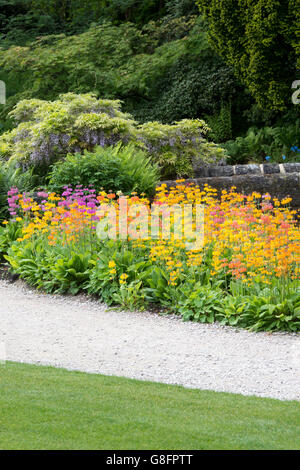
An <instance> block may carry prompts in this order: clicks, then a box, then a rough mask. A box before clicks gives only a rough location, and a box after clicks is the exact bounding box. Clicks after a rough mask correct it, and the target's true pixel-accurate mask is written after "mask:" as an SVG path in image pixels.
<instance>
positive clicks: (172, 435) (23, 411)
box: [0, 363, 300, 450]
mask: <svg viewBox="0 0 300 470" xmlns="http://www.w3.org/2000/svg"><path fill="white" fill-rule="evenodd" d="M0 377H1V379H0V380H1V384H0V413H1V414H0V448H1V449H115V450H121V449H138V450H142V449H154V450H156V449H162V450H167V449H300V403H299V402H282V401H278V400H271V399H264V398H256V397H244V396H241V395H234V394H228V393H215V392H207V391H199V390H190V389H185V388H183V387H178V386H173V385H164V384H157V383H151V382H140V381H136V380H128V379H124V378H118V377H107V376H101V375H92V374H85V373H81V372H69V371H66V370H63V369H55V368H51V367H37V366H31V365H27V364H16V363H6V364H2V365H0Z"/></svg>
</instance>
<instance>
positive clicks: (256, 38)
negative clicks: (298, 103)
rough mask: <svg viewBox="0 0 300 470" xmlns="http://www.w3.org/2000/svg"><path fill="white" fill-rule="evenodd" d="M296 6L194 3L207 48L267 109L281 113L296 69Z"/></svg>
mask: <svg viewBox="0 0 300 470" xmlns="http://www.w3.org/2000/svg"><path fill="white" fill-rule="evenodd" d="M298 2H299V0H239V1H236V0H197V4H198V6H199V8H200V11H201V12H202V13H204V14H205V16H206V18H207V20H208V23H209V37H210V41H211V44H212V45H213V47H214V48H215V50H216V51H217V53H218V54H219V55H220V56H221V57H223V58H224V59H225V61H226V62H227V63H228V64H230V65H231V66H233V67H234V70H235V71H236V73H237V75H238V76H239V77H240V78H241V79H242V80H243V81H244V83H245V84H246V85H247V87H248V88H249V90H250V92H251V93H252V94H253V95H254V97H255V98H256V101H257V103H258V104H259V105H260V106H261V107H264V108H267V109H276V110H284V109H286V108H287V107H288V106H289V105H290V103H291V94H292V93H291V85H292V82H293V81H294V80H295V79H296V78H297V70H299V66H300V61H299V57H300V47H299V42H300V36H299V34H300V9H299V3H298ZM297 3H298V6H297ZM297 58H298V66H297Z"/></svg>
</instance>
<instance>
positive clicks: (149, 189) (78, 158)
mask: <svg viewBox="0 0 300 470" xmlns="http://www.w3.org/2000/svg"><path fill="white" fill-rule="evenodd" d="M158 181H159V171H158V169H157V168H156V167H155V166H153V164H151V163H150V159H149V157H147V156H146V154H145V152H143V151H141V150H138V149H136V148H135V147H134V146H133V145H128V146H126V147H120V146H117V147H115V148H114V147H105V148H102V147H97V148H96V149H95V152H94V153H91V152H85V154H84V155H81V154H78V153H77V154H75V155H68V156H67V158H66V159H65V160H64V161H61V162H58V163H56V164H55V165H54V166H53V168H52V172H51V173H50V180H49V186H50V188H51V189H52V190H54V191H56V192H58V193H60V192H61V191H62V189H63V187H64V186H67V185H69V184H72V185H73V186H75V185H79V184H82V185H83V186H84V187H87V186H89V185H90V184H91V185H93V186H94V187H95V188H96V190H100V189H101V188H104V189H105V190H106V191H110V190H111V191H112V192H115V193H116V192H117V191H122V192H123V193H124V194H130V193H132V192H134V191H136V192H138V193H139V194H141V193H145V194H147V196H152V195H153V193H154V190H155V186H156V184H157V183H158Z"/></svg>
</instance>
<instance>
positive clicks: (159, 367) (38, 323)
mask: <svg viewBox="0 0 300 470" xmlns="http://www.w3.org/2000/svg"><path fill="white" fill-rule="evenodd" d="M1 342H2V347H0V350H1V349H2V353H3V350H4V349H5V350H6V359H7V360H11V361H17V362H26V363H34V364H43V365H52V366H55V367H64V368H66V369H71V370H81V371H86V372H96V373H101V374H107V375H117V376H125V377H132V378H136V379H142V380H151V381H157V382H165V383H172V384H180V385H184V386H186V387H191V388H199V389H209V390H217V391H226V392H235V393H242V394H244V395H258V396H266V397H273V398H279V399H288V400H290V399H296V400H300V335H299V334H281V333H276V334H266V333H250V332H248V331H245V330H236V329H233V328H230V327H222V326H220V325H217V324H214V325H202V324H194V323H183V322H182V321H181V320H180V319H177V318H173V317H165V316H159V315H156V314H153V313H132V312H119V311H107V310H106V308H105V306H103V305H101V304H99V303H97V302H96V301H91V300H88V299H87V298H85V297H83V296H82V297H63V296H50V295H45V294H40V293H36V292H34V291H32V290H30V289H28V288H27V287H25V286H24V285H23V284H22V283H21V282H19V281H18V282H17V283H15V284H9V283H7V282H5V281H0V346H1ZM0 374H1V367H0Z"/></svg>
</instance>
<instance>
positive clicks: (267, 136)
mask: <svg viewBox="0 0 300 470" xmlns="http://www.w3.org/2000/svg"><path fill="white" fill-rule="evenodd" d="M223 147H224V148H225V149H226V150H227V153H228V155H229V157H230V158H229V161H230V162H231V163H233V164H234V163H247V162H248V161H249V160H252V161H258V162H264V161H265V158H266V157H270V161H271V162H279V163H283V162H284V161H299V156H300V154H299V153H298V152H297V151H296V152H295V151H293V150H291V148H293V147H300V120H297V121H296V122H295V124H291V125H285V126H282V127H262V128H260V129H258V128H256V127H252V128H250V129H248V131H247V134H246V136H245V137H237V138H236V139H235V140H232V141H228V142H226V143H225V144H223Z"/></svg>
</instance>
